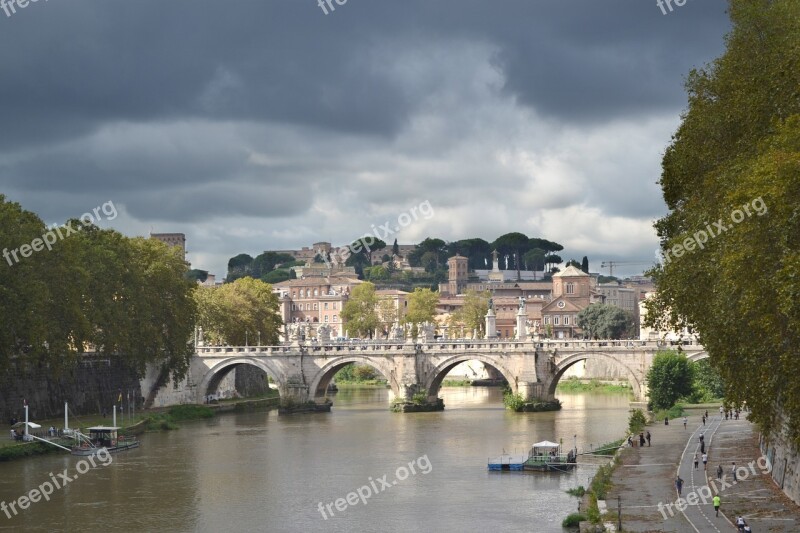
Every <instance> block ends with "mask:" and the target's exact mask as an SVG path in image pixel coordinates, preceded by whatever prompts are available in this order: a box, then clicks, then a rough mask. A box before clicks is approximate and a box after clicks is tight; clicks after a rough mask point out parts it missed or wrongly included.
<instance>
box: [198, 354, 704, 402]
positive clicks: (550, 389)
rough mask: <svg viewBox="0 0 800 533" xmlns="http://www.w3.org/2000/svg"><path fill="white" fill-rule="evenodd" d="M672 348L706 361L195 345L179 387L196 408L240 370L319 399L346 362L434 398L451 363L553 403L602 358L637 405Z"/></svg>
mask: <svg viewBox="0 0 800 533" xmlns="http://www.w3.org/2000/svg"><path fill="white" fill-rule="evenodd" d="M670 348H672V349H680V350H682V351H683V352H684V353H686V355H687V357H688V358H689V359H690V360H692V361H697V360H700V359H703V358H705V357H707V356H708V354H707V353H706V352H705V350H704V349H703V347H702V346H700V345H698V344H683V345H680V346H674V345H669V344H665V343H663V342H658V341H639V340H622V341H614V340H609V341H585V340H579V341H575V340H544V341H541V340H529V341H511V340H507V341H505V340H504V341H500V340H479V341H435V342H417V343H414V342H408V341H407V342H400V341H398V342H360V343H356V344H351V343H326V344H304V345H303V344H298V343H294V344H292V345H283V346H267V347H256V346H249V347H242V346H238V347H233V346H220V347H216V346H215V347H199V348H198V350H197V354H196V355H195V356H194V358H193V359H192V363H191V367H190V372H189V376H188V378H187V384H188V386H189V387H190V389H191V394H192V396H193V398H194V400H195V401H196V402H197V403H203V401H204V398H205V396H206V395H208V394H213V393H214V392H216V390H217V386H218V385H219V383H220V381H221V380H222V379H223V378H224V377H225V376H226V374H227V373H228V372H230V371H231V370H233V369H235V368H236V367H238V366H240V365H252V366H254V367H257V368H260V369H261V370H263V371H264V372H265V373H266V374H267V375H268V376H269V377H270V378H271V379H272V381H273V382H274V383H276V384H277V386H278V388H279V390H280V393H281V397H284V398H292V399H294V400H297V401H307V400H317V401H321V400H322V399H323V398H324V397H325V394H326V390H327V387H328V384H329V383H330V382H331V379H332V378H333V376H334V375H335V374H336V373H337V372H338V371H339V370H340V369H341V368H342V367H344V366H345V365H346V364H348V363H358V364H360V365H368V366H370V367H372V368H374V369H375V370H376V371H377V372H378V373H380V374H382V375H383V376H384V377H385V378H386V380H387V381H388V383H389V386H390V387H391V389H392V392H393V393H394V395H395V397H399V398H407V399H411V397H412V396H414V395H415V394H417V393H420V392H422V393H424V394H425V395H426V396H427V398H428V400H429V401H435V400H436V398H437V397H438V393H439V387H440V386H441V384H442V380H443V379H444V378H445V376H446V375H447V374H448V372H450V370H452V369H453V367H455V366H456V365H458V364H459V363H463V362H465V361H480V362H482V363H484V364H486V365H488V366H489V367H492V368H494V369H496V370H497V371H498V372H499V373H500V374H502V375H503V377H504V378H505V379H506V380H507V381H508V383H509V385H510V387H511V389H512V390H513V391H514V392H516V393H519V394H521V395H522V396H523V397H525V398H526V399H536V398H538V399H546V400H552V399H554V397H555V396H554V395H555V390H556V385H557V384H558V381H559V379H561V376H563V375H564V372H566V370H567V369H568V368H569V367H571V366H572V365H574V364H575V363H578V362H580V361H584V360H586V359H590V358H603V359H605V360H606V361H607V362H608V363H609V364H612V365H615V366H617V367H618V368H619V369H620V370H621V371H622V373H623V374H624V375H626V376H627V378H628V381H629V382H630V384H631V388H632V389H633V394H634V396H635V398H636V400H637V401H645V400H646V399H647V396H648V394H647V393H648V391H647V385H646V383H645V376H646V374H647V371H648V370H649V368H650V365H651V364H652V362H653V357H654V356H655V354H656V353H657V352H658V351H659V350H664V349H670Z"/></svg>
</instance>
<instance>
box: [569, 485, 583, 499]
mask: <svg viewBox="0 0 800 533" xmlns="http://www.w3.org/2000/svg"><path fill="white" fill-rule="evenodd" d="M567 494H569V495H570V496H577V497H578V498H580V497H582V496H583V495H584V494H586V489H585V488H584V486H583V485H578V486H577V487H575V488H574V489H568V490H567Z"/></svg>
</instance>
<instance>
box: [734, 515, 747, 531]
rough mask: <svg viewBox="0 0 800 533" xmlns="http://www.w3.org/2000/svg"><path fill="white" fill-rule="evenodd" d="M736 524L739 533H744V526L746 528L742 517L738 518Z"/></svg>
mask: <svg viewBox="0 0 800 533" xmlns="http://www.w3.org/2000/svg"><path fill="white" fill-rule="evenodd" d="M734 523H735V524H736V529H738V530H739V531H744V526H745V524H744V518H742V517H741V516H737V517H736V522H734Z"/></svg>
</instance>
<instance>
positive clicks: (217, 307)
mask: <svg viewBox="0 0 800 533" xmlns="http://www.w3.org/2000/svg"><path fill="white" fill-rule="evenodd" d="M195 299H196V301H197V306H198V325H200V326H202V328H203V336H204V338H205V340H206V342H208V343H210V344H231V345H239V346H243V345H244V344H245V343H248V344H251V345H255V344H257V343H258V340H259V338H260V340H261V343H262V344H263V345H273V344H277V342H278V333H279V332H280V328H281V326H282V325H283V321H282V320H281V317H280V314H279V307H280V302H279V301H278V296H277V295H276V294H275V293H274V292H272V286H271V285H270V284H269V283H264V282H263V281H261V280H258V279H253V278H251V277H244V278H239V279H237V280H236V281H234V282H233V283H226V284H224V285H221V286H219V287H198V288H197V291H196V292H195Z"/></svg>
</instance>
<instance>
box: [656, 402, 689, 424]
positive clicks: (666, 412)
mask: <svg viewBox="0 0 800 533" xmlns="http://www.w3.org/2000/svg"><path fill="white" fill-rule="evenodd" d="M684 413H685V411H684V410H683V404H680V403H679V404H676V405H673V406H672V407H670V408H669V409H661V410H659V411H656V412H655V413H653V415H652V422H663V421H664V419H665V418H669V419H670V420H674V419H676V418H680V417H682V416H683V415H684Z"/></svg>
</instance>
